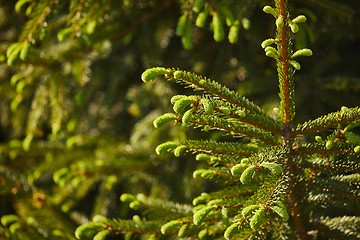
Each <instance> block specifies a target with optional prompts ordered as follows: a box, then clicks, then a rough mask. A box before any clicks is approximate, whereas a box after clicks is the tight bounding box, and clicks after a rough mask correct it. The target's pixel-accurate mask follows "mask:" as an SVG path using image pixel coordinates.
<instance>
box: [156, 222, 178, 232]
mask: <svg viewBox="0 0 360 240" xmlns="http://www.w3.org/2000/svg"><path fill="white" fill-rule="evenodd" d="M180 224H181V222H180V221H179V220H173V221H170V222H167V223H165V224H164V225H162V226H161V229H160V231H161V233H162V234H167V233H170V232H172V231H174V230H176V229H178V228H179V225H180Z"/></svg>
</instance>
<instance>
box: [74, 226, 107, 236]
mask: <svg viewBox="0 0 360 240" xmlns="http://www.w3.org/2000/svg"><path fill="white" fill-rule="evenodd" d="M103 229H104V228H103V224H102V223H94V222H89V223H86V224H84V225H81V226H79V227H78V228H77V229H76V231H75V237H76V238H77V239H93V238H94V236H95V235H96V234H97V233H98V232H100V231H101V230H103Z"/></svg>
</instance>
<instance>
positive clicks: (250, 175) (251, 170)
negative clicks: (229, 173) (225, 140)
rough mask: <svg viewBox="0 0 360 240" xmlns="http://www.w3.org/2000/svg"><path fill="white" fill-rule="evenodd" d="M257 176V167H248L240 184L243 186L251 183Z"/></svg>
mask: <svg viewBox="0 0 360 240" xmlns="http://www.w3.org/2000/svg"><path fill="white" fill-rule="evenodd" d="M254 174H255V166H248V167H247V168H246V169H245V170H244V172H243V173H242V174H241V176H240V182H241V183H243V184H247V183H250V181H251V179H252V178H253V176H254Z"/></svg>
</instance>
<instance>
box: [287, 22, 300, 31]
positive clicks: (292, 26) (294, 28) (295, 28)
mask: <svg viewBox="0 0 360 240" xmlns="http://www.w3.org/2000/svg"><path fill="white" fill-rule="evenodd" d="M289 26H290V29H291V31H292V32H293V33H297V32H298V31H299V26H298V25H297V24H296V23H293V22H289Z"/></svg>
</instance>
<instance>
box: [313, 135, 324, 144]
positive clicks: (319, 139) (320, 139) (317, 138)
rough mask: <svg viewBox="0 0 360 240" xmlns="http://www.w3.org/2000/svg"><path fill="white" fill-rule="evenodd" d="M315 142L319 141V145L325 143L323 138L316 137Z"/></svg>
mask: <svg viewBox="0 0 360 240" xmlns="http://www.w3.org/2000/svg"><path fill="white" fill-rule="evenodd" d="M315 141H317V142H318V143H321V142H322V141H323V139H322V137H321V136H315Z"/></svg>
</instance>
